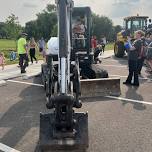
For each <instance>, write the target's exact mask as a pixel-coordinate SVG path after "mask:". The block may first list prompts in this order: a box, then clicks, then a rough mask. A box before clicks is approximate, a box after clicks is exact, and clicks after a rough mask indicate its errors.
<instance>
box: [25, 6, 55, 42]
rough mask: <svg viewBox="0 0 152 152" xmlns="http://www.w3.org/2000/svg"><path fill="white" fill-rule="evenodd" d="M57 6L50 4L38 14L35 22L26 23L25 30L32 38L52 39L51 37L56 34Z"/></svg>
mask: <svg viewBox="0 0 152 152" xmlns="http://www.w3.org/2000/svg"><path fill="white" fill-rule="evenodd" d="M55 11H56V6H55V5H52V4H49V5H47V7H46V9H45V10H43V12H41V13H39V14H37V19H36V20H35V21H30V22H28V23H26V26H25V30H26V32H27V33H28V34H29V36H30V37H35V38H36V39H40V38H41V37H44V39H46V40H48V39H50V37H51V35H52V34H54V32H56V31H55V30H56V28H55V25H56V24H57V15H56V12H55Z"/></svg>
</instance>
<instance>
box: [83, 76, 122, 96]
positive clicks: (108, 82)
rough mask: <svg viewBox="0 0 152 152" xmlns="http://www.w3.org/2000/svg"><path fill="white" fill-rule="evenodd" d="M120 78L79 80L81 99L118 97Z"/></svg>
mask: <svg viewBox="0 0 152 152" xmlns="http://www.w3.org/2000/svg"><path fill="white" fill-rule="evenodd" d="M120 94H121V91H120V78H98V79H84V80H81V97H100V96H108V95H113V96H119V95H120Z"/></svg>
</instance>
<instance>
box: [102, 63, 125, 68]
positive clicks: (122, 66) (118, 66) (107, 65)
mask: <svg viewBox="0 0 152 152" xmlns="http://www.w3.org/2000/svg"><path fill="white" fill-rule="evenodd" d="M102 66H106V67H117V68H127V65H126V66H124V65H110V64H102Z"/></svg>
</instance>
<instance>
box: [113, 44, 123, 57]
mask: <svg viewBox="0 0 152 152" xmlns="http://www.w3.org/2000/svg"><path fill="white" fill-rule="evenodd" d="M124 53H125V47H124V43H123V42H116V43H115V45H114V54H115V56H116V57H118V58H123V56H124Z"/></svg>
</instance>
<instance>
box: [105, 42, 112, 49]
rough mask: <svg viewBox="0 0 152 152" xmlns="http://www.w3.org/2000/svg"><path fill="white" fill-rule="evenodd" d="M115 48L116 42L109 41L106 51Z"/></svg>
mask: <svg viewBox="0 0 152 152" xmlns="http://www.w3.org/2000/svg"><path fill="white" fill-rule="evenodd" d="M113 48H114V43H108V44H107V45H106V47H105V51H108V50H113Z"/></svg>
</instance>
